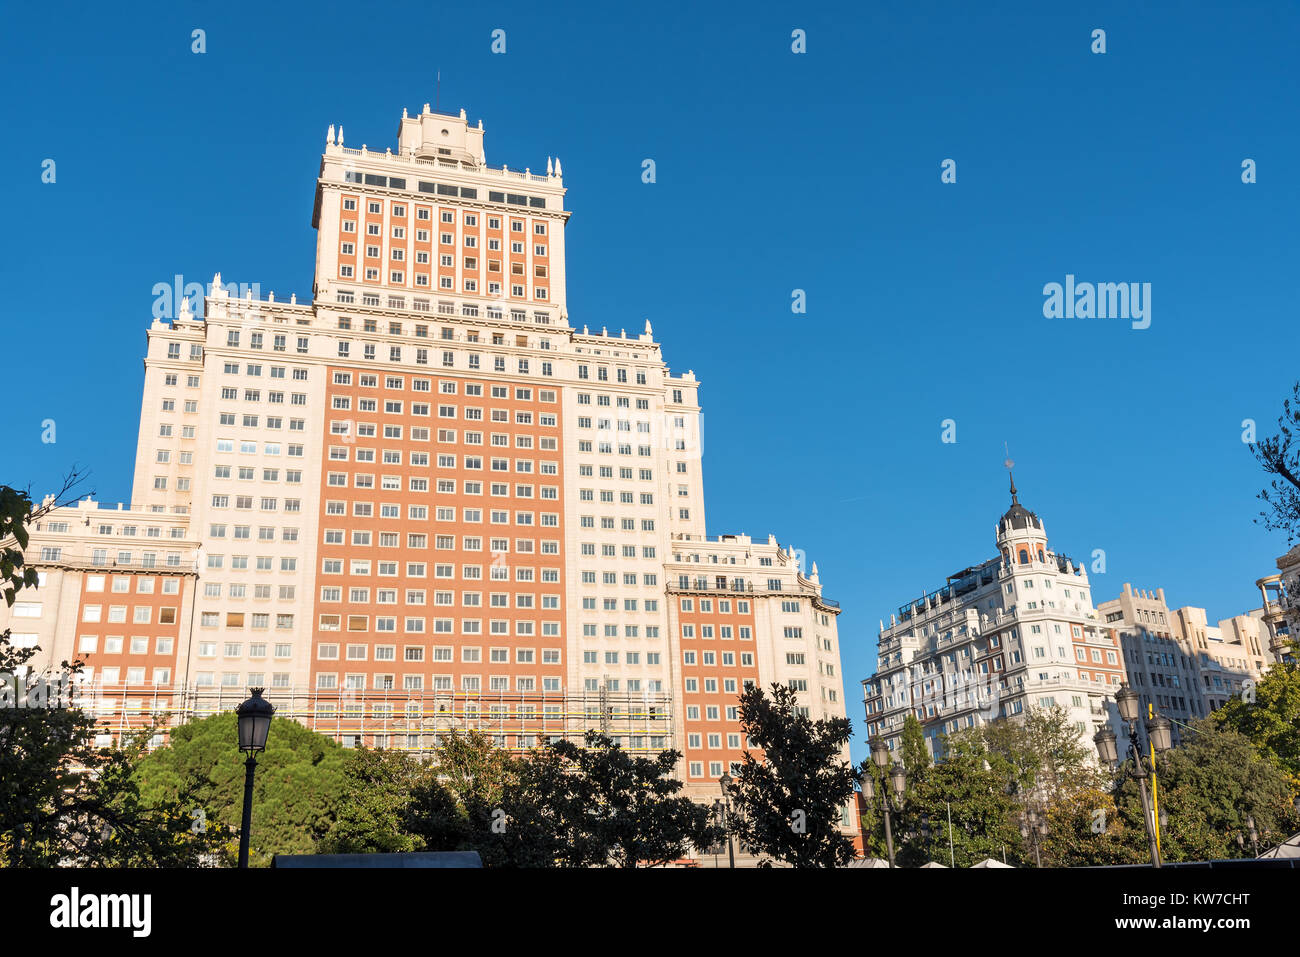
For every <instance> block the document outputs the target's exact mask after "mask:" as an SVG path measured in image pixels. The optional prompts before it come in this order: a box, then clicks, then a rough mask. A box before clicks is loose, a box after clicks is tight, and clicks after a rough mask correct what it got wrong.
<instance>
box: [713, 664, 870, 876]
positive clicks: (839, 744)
mask: <svg viewBox="0 0 1300 957" xmlns="http://www.w3.org/2000/svg"><path fill="white" fill-rule="evenodd" d="M740 726H741V730H743V731H744V732H745V734H746V736H747V739H748V742H749V747H750V748H751V749H753V750H752V751H746V752H745V754H744V761H743V763H742V764H741V767H740V771H739V773H738V774H737V775H736V779H735V784H734V788H735V791H734V795H735V802H736V809H737V814H735V815H734V816H733V820H732V826H733V829H734V831H735V832H736V834H737V836H738V837H739V838H740V840H741V841H742V842H743V843H744V844H746V845H748V846H749V847H750V848H751V849H752V850H753V851H755V852H756V853H758V854H762V855H766V856H767V857H768V858H774V859H775V860H778V861H783V862H785V863H787V864H789V865H791V866H793V867H836V866H839V865H843V864H847V863H848V862H849V861H850V860H851V859H852V858H853V841H852V840H851V839H850V838H849V837H847V836H846V835H845V834H844V833H843V832H842V831H841V830H840V827H841V823H840V822H841V820H842V816H843V813H844V808H845V806H846V805H847V804H848V802H849V800H850V799H851V798H852V797H853V792H854V787H855V784H856V782H857V772H856V771H855V770H854V769H853V767H852V766H851V765H850V764H849V762H848V761H846V760H845V759H844V746H845V744H847V742H848V740H849V736H850V734H851V733H852V725H851V724H850V723H849V720H848V719H847V718H819V719H818V720H816V721H813V720H811V719H810V718H808V717H805V716H804V715H802V714H801V713H800V712H799V710H798V698H797V696H796V694H795V692H794V691H793V690H792V689H790V688H789V687H787V686H785V685H780V684H773V685H772V688H771V696H770V697H769V696H768V695H767V694H765V693H764V692H763V689H762V688H760V687H758V686H757V685H755V686H753V687H749V688H746V689H745V690H744V692H743V693H742V694H741V695H740ZM755 751H761V752H762V754H761V759H760V758H759V757H756V756H755V753H754V752H755Z"/></svg>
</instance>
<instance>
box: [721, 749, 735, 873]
mask: <svg viewBox="0 0 1300 957" xmlns="http://www.w3.org/2000/svg"><path fill="white" fill-rule="evenodd" d="M731 781H732V778H731V775H730V774H728V773H727V772H726V771H723V772H722V777H720V778H718V785H719V786H720V787H721V788H722V802H723V803H722V827H723V830H725V831H726V832H727V866H728V867H733V868H734V867H735V866H736V852H735V850H734V849H733V848H732V846H731Z"/></svg>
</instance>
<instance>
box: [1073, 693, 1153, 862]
mask: <svg viewBox="0 0 1300 957" xmlns="http://www.w3.org/2000/svg"><path fill="white" fill-rule="evenodd" d="M1115 706H1116V708H1118V710H1119V716H1120V718H1121V719H1122V720H1123V721H1124V723H1125V724H1127V725H1128V728H1129V747H1128V760H1129V761H1131V762H1132V763H1133V766H1132V767H1131V768H1129V767H1125V768H1124V770H1123V774H1124V775H1125V776H1127V777H1129V778H1131V779H1133V780H1135V781H1137V783H1138V785H1139V787H1140V789H1141V795H1142V823H1143V824H1144V825H1145V826H1146V829H1147V843H1148V844H1149V845H1150V848H1151V866H1152V867H1159V866H1160V847H1159V845H1158V844H1157V843H1156V833H1157V832H1156V822H1155V818H1154V816H1153V814H1152V809H1151V795H1150V793H1149V792H1148V791H1147V777H1148V776H1152V777H1154V776H1155V773H1156V768H1155V764H1154V763H1153V761H1152V760H1151V759H1150V758H1148V757H1147V755H1146V754H1145V753H1144V752H1143V750H1142V748H1141V746H1140V742H1139V741H1138V714H1139V713H1140V711H1141V698H1140V697H1139V695H1138V693H1137V692H1136V691H1134V690H1133V689H1132V688H1130V687H1129V685H1128V682H1127V681H1126V682H1123V683H1122V684H1121V685H1120V686H1119V690H1118V691H1116V692H1115ZM1146 732H1147V739H1148V740H1149V741H1150V743H1151V746H1152V747H1153V748H1154V749H1155V750H1156V751H1157V752H1159V753H1163V752H1165V751H1168V750H1169V748H1170V746H1171V744H1172V741H1171V737H1172V736H1171V725H1170V721H1169V719H1168V718H1166V717H1164V716H1163V715H1155V716H1153V717H1152V718H1150V719H1149V720H1148V721H1147V722H1146ZM1092 740H1093V742H1094V743H1095V744H1096V745H1097V756H1098V757H1099V758H1101V760H1102V763H1103V764H1107V765H1111V766H1114V765H1116V764H1118V763H1119V749H1118V747H1117V742H1118V738H1117V736H1116V734H1115V732H1114V730H1113V729H1112V728H1111V727H1110V725H1108V724H1107V725H1103V726H1102V727H1101V729H1100V730H1099V731H1098V732H1097V733H1096V734H1095V735H1093V738H1092Z"/></svg>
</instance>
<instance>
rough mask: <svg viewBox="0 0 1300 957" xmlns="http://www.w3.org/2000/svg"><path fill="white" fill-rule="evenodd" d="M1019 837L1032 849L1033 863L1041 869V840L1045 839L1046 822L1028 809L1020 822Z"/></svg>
mask: <svg viewBox="0 0 1300 957" xmlns="http://www.w3.org/2000/svg"><path fill="white" fill-rule="evenodd" d="M1020 836H1021V837H1023V838H1024V839H1025V840H1026V841H1027V842H1028V843H1029V846H1030V847H1032V848H1033V849H1034V863H1035V864H1036V865H1037V866H1039V867H1042V866H1043V855H1042V850H1041V848H1042V839H1043V838H1045V837H1047V821H1046V820H1044V819H1043V818H1041V817H1039V816H1038V811H1037V810H1035V809H1034V808H1032V807H1031V808H1030V809H1029V810H1028V811H1026V812H1025V815H1024V818H1023V819H1022V820H1021V822H1020Z"/></svg>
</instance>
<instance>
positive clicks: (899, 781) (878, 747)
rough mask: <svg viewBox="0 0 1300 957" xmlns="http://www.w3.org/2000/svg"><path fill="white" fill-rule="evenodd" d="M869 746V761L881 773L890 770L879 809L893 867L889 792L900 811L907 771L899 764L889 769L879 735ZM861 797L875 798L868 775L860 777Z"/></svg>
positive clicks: (892, 836)
mask: <svg viewBox="0 0 1300 957" xmlns="http://www.w3.org/2000/svg"><path fill="white" fill-rule="evenodd" d="M870 744H871V760H872V761H873V762H875V765H876V767H878V768H879V769H880V770H881V771H882V772H884V770H885V768H890V770H889V772H888V777H889V785H890V786H889V787H887V788H882V789H881V793H880V803H881V807H882V808H883V809H884V812H885V847H886V849H887V850H888V852H889V866H890V867H893V866H894V832H893V827H892V823H891V821H890V816H889V815H890V811H891V808H890V801H889V791H890V789H891V788H892V789H893V792H894V799H895V801H896V802H897V803H896V808H895V809H901V808H902V805H903V791H904V789H905V788H906V787H907V771H906V770H905V769H904V767H903V766H902V765H901V764H894V765H893V766H892V767H890V763H891V760H892V755H891V754H890V751H889V748H888V747H887V746H886V745H885V739H884V738H883V737H881V736H880V735H878V734H877V735H873V736H872V738H871V741H870ZM862 795H863V797H865V798H866V799H867V800H868V801H871V800H874V799H875V796H876V783H875V778H874V777H873V776H872V775H871V774H870V773H867V774H864V775H863V776H862Z"/></svg>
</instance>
